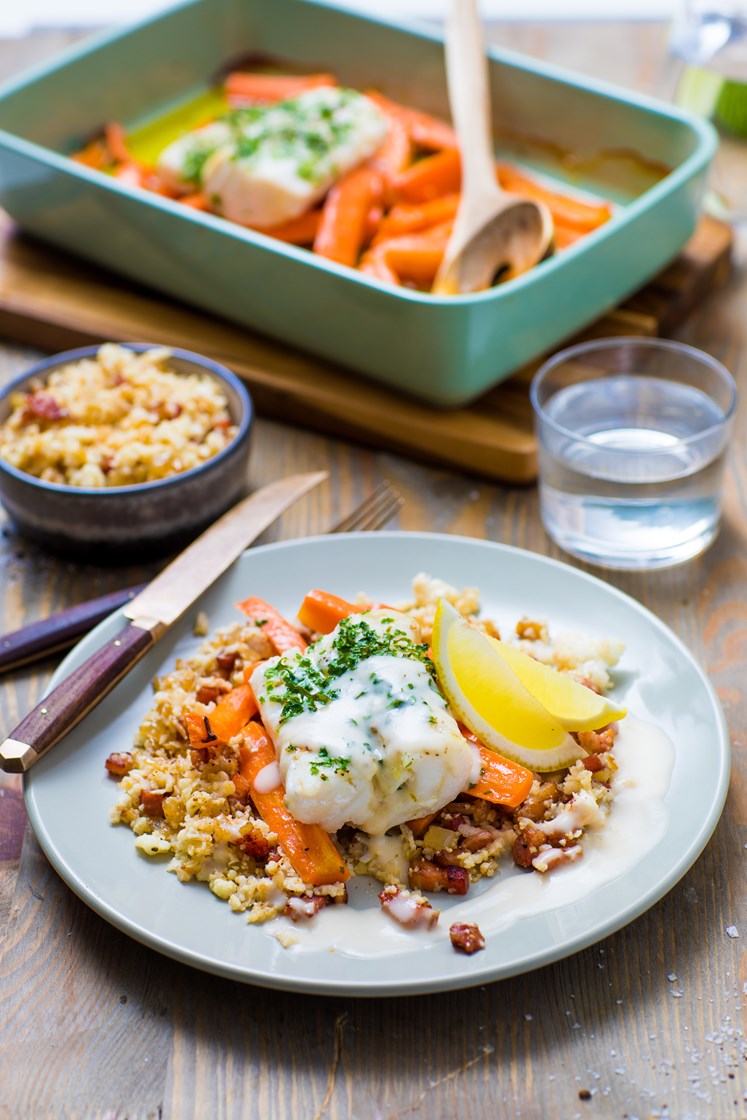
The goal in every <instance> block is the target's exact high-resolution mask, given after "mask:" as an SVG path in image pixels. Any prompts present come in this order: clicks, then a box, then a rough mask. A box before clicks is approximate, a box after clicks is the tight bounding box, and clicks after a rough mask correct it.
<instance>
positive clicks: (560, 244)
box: [553, 222, 591, 251]
mask: <svg viewBox="0 0 747 1120" xmlns="http://www.w3.org/2000/svg"><path fill="white" fill-rule="evenodd" d="M554 226H555V228H554V232H553V240H554V241H555V248H556V249H557V250H558V251H560V250H561V249H567V248H568V246H569V245H575V243H576V242H577V241H580V240H581V238H582V237H586V234H585V233H584V231H583V230H580V229H571V228H570V227H569V226H562V225H560V224H559V223H558V222H555V223H554ZM588 232H589V233H591V230H589V231H588Z"/></svg>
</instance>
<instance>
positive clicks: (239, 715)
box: [208, 684, 257, 743]
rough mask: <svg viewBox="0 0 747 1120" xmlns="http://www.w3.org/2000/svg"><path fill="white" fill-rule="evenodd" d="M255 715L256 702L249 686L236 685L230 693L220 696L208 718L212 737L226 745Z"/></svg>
mask: <svg viewBox="0 0 747 1120" xmlns="http://www.w3.org/2000/svg"><path fill="white" fill-rule="evenodd" d="M256 714H257V701H256V700H255V699H254V692H253V691H252V688H251V685H248V684H238V685H236V687H235V688H232V689H231V691H230V692H226V693H224V694H223V696H221V698H220V700H219V701H218V703H217V704H216V705H215V708H214V709H213V711H212V713H211V715H210V716H209V717H208V718H209V720H210V728H211V730H212V732H213V735H217V737H218V738H219V739H220V740H221V742H223V743H227V742H228V741H229V739H233V737H234V735H238V733H239V731H241V729H242V727H245V726H246V724H247V723H248V722H249V720H250V719H251V718H252V716H256Z"/></svg>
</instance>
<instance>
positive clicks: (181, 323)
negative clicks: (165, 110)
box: [0, 213, 732, 483]
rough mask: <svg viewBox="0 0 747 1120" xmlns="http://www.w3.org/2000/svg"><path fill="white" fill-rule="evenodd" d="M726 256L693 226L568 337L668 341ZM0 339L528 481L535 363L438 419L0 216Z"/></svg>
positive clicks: (709, 230) (716, 235)
mask: <svg viewBox="0 0 747 1120" xmlns="http://www.w3.org/2000/svg"><path fill="white" fill-rule="evenodd" d="M731 247H732V234H731V230H730V229H729V227H728V226H726V225H723V224H722V223H720V222H717V221H714V220H713V219H711V218H707V217H704V218H703V219H702V220H701V222H700V225H699V226H698V229H697V231H696V233H695V234H694V236H693V237H692V239H691V240H690V241H689V242H688V244H687V245H686V246H685V248H684V249H683V251H682V253H681V254H680V255H679V257H677V259H676V260H675V261H674V262H673V263H672V264H671V265H669V267H668V268H666V269H665V270H664V271H663V272H662V273H661V274H660V275H659V276H657V277H656V278H655V279H654V280H653V281H652V282H651V283H649V284H648V285H646V287H645V288H643V289H642V290H641V291H639V292H637V293H636V294H635V295H634V296H632V297H631V298H630V299H628V300H626V301H625V302H624V303H623V304H622V305H621V306H620V307H619V308H617V309H615V310H614V311H611V312H610V313H609V314H607V315H605V316H604V317H603V318H602V319H600V320H599V321H598V322H596V323H594V324H593V325H592V326H590V327H588V328H587V329H586V330H585V331H584V332H583V333H582V334H581V335H579V336H578V338H579V339H581V338H595V337H605V336H612V335H659V334H667V333H668V332H669V331H670V330H671V329H672V328H673V327H674V326H676V325H677V324H678V323H680V322H681V321H682V320H683V319H684V318H685V317H686V315H687V314H688V313H689V311H690V310H691V309H692V308H693V307H694V306H695V305H696V304H697V303H698V302H699V301H700V300H701V299H703V297H704V296H706V295H707V294H708V293H709V292H711V291H712V290H714V289H715V288H716V287H718V286H719V285H720V284H722V283H723V282H724V281H725V279H726V277H727V276H728V274H729V267H730V258H731ZM0 334H4V335H6V336H7V337H10V338H13V339H16V340H19V341H22V342H25V343H27V344H30V345H33V346H38V347H40V348H42V349H48V350H52V351H54V350H66V349H69V348H71V347H73V346H82V345H85V344H86V343H90V342H99V341H103V340H106V339H109V340H116V341H122V342H128V341H129V342H134V341H146V342H154V343H158V344H166V345H171V346H178V347H183V348H185V349H187V350H195V351H198V352H200V353H203V354H206V355H208V356H210V357H212V358H214V359H216V360H218V361H221V362H223V363H224V364H225V365H227V366H229V367H230V368H231V369H233V370H234V371H235V372H236V373H237V374H239V376H241V377H242V379H243V380H244V381H245V382H246V384H247V385H248V387H249V389H250V391H251V393H252V396H253V397H254V401H255V404H256V406H257V410H258V412H259V413H261V414H263V415H265V416H273V417H276V418H278V419H281V420H283V421H286V422H290V423H296V424H299V425H301V426H303V427H307V428H314V429H316V430H319V431H323V432H326V433H329V434H332V435H336V436H341V437H343V438H345V439H352V440H356V441H358V442H360V443H363V444H366V445H368V446H372V447H377V448H383V449H387V450H391V451H397V452H399V453H401V454H404V455H409V456H411V457H413V458H417V459H420V460H423V461H425V462H429V463H433V464H436V465H440V466H446V467H453V468H458V469H462V470H465V471H469V472H472V473H475V474H479V475H482V476H484V477H487V478H490V479H493V480H497V481H502V482H513V483H529V482H532V481H533V480H534V478H535V477H536V471H537V464H536V444H535V439H534V433H533V428H532V414H531V407H530V404H529V397H528V392H527V388H528V383H529V381H530V379H531V376H532V374H533V373H534V371H535V370H536V368H537V366H538V364H539V363H538V362H534V363H532V365H531V366H528V367H525V368H524V369H522V370H520V371H518V372H517V374H516V375H514V377H512V378H511V379H510V380H509V381H506V382H503V383H502V384H501V385H499V386H497V387H496V388H495V389H491V390H490V391H489V392H488V393H486V394H485V395H484V396H482V397H481V398H480V399H479V400H477V401H476V402H474V403H473V404H472V405H470V406H468V407H465V408H459V409H452V410H449V411H440V410H437V409H434V408H430V407H429V406H428V405H425V404H422V403H419V402H417V401H413V400H412V399H410V398H408V397H406V396H403V395H400V394H398V393H396V392H394V391H393V390H391V389H388V388H385V387H383V386H379V385H376V384H374V383H373V382H370V381H366V380H364V379H363V378H361V377H359V376H356V375H354V374H351V373H349V372H347V371H345V370H344V369H341V368H340V367H337V366H333V365H331V364H330V363H329V362H326V361H325V360H324V359H322V358H316V357H312V356H310V355H307V354H302V353H300V352H299V351H297V350H293V349H290V348H289V347H287V346H284V345H283V344H282V343H279V342H276V341H273V340H270V339H267V338H264V337H263V336H261V335H259V334H255V333H253V332H250V331H249V330H247V329H245V328H242V327H237V326H234V325H232V324H230V323H227V322H225V321H223V320H221V319H219V318H217V317H215V316H212V315H209V314H207V313H204V312H201V311H197V310H195V309H194V308H192V307H188V306H186V305H185V304H181V303H177V302H176V301H173V300H170V299H169V298H167V297H166V296H163V295H161V294H159V293H156V292H152V291H150V290H148V289H146V288H144V287H140V286H138V285H136V284H133V283H131V282H130V281H127V280H124V279H122V278H121V277H119V276H116V275H114V274H112V273H109V272H106V271H104V270H103V269H99V268H97V267H95V266H94V265H90V264H88V263H85V262H83V261H80V260H78V259H77V258H74V257H71V256H67V255H65V254H63V253H62V252H58V251H57V250H53V249H50V248H49V247H47V246H45V245H42V244H41V243H40V242H37V241H35V240H33V239H31V238H29V237H27V236H25V235H23V236H22V235H20V234H19V233H18V232H16V231H15V230H14V229H13V226H12V223H11V222H10V221H9V219H8V218H7V217H5V216H3V215H2V213H0Z"/></svg>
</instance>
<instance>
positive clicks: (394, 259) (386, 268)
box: [362, 222, 452, 287]
mask: <svg viewBox="0 0 747 1120" xmlns="http://www.w3.org/2000/svg"><path fill="white" fill-rule="evenodd" d="M451 225H452V223H451V222H446V223H444V224H443V225H440V226H435V227H434V228H433V229H429V230H425V231H423V232H421V233H415V234H411V235H410V236H409V237H395V238H392V240H391V241H382V242H380V243H379V244H378V245H376V246H374V247H373V248H372V249H369V251H368V252H367V253H366V255H365V256H364V258H363V261H362V268H363V270H364V271H366V272H368V273H369V275H373V276H377V277H378V278H379V279H384V278H386V277H387V275H394V276H395V277H397V279H398V280H399V281H403V280H406V281H410V282H411V283H413V284H417V285H418V286H420V287H430V285H431V284H432V283H433V281H434V279H435V277H436V273H437V272H438V270H439V267H440V265H441V261H442V260H443V255H444V253H445V252H446V246H447V244H448V240H449V234H450V233H451Z"/></svg>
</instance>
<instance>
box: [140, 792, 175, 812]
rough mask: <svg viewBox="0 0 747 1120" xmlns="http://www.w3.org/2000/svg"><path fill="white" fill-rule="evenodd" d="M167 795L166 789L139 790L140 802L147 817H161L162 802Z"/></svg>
mask: <svg viewBox="0 0 747 1120" xmlns="http://www.w3.org/2000/svg"><path fill="white" fill-rule="evenodd" d="M168 796H169V794H168V793H167V791H166V790H164V789H159V790H154V789H143V790H141V791H140V804H141V805H142V807H143V812H144V813H145V815H146V816H148V817H162V816H163V803H164V801H165V800H166V798H167V797H168Z"/></svg>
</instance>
